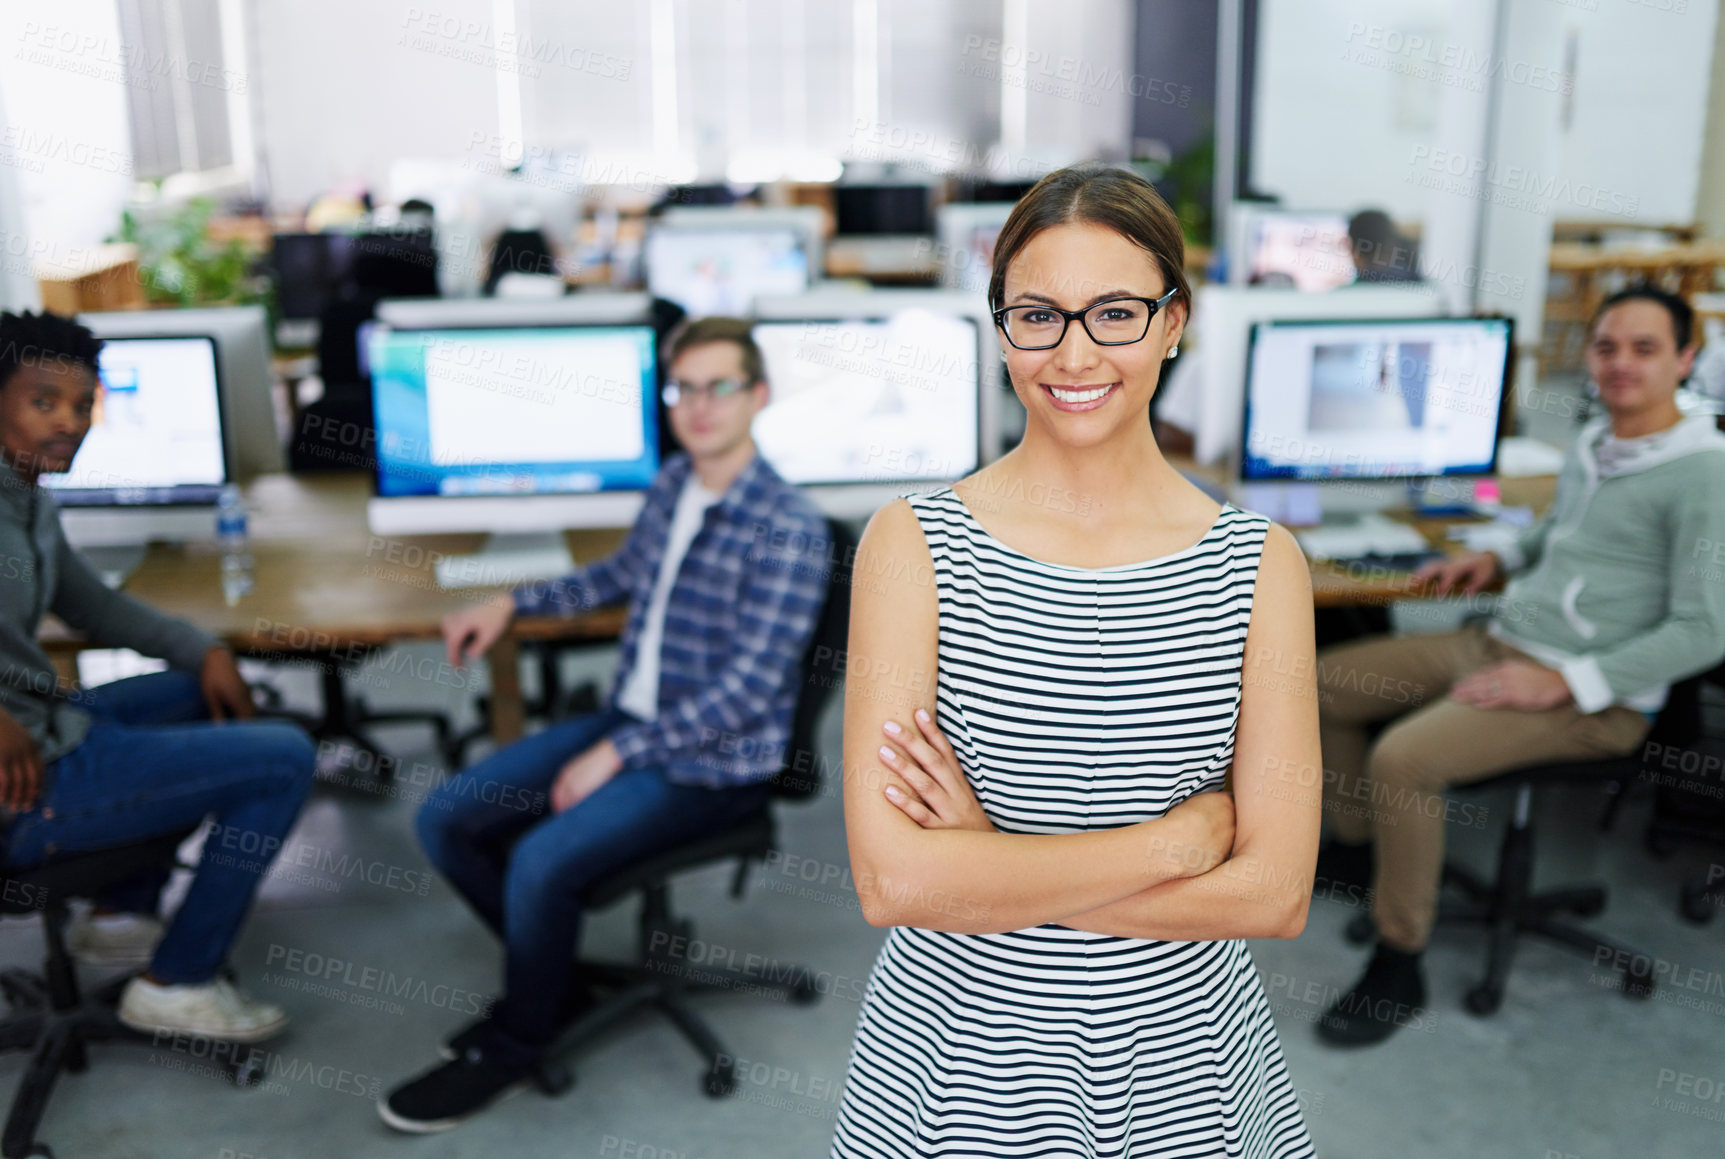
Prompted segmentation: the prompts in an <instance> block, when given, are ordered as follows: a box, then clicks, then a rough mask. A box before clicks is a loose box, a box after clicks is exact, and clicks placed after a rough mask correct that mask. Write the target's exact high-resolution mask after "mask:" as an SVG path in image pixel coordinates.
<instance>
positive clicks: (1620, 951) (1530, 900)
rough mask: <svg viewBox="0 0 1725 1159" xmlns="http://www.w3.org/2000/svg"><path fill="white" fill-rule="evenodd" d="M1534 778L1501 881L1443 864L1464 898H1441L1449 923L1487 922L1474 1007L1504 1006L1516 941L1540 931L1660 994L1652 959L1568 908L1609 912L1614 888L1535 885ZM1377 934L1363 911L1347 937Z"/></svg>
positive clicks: (1590, 913)
mask: <svg viewBox="0 0 1725 1159" xmlns="http://www.w3.org/2000/svg"><path fill="white" fill-rule="evenodd" d="M1532 808H1533V783H1532V781H1529V780H1523V781H1520V782H1519V783H1518V784H1517V786H1516V800H1515V811H1514V814H1513V816H1512V818H1511V820H1510V824H1509V827H1508V828H1507V829H1506V830H1505V831H1504V835H1503V844H1502V846H1501V848H1500V850H1499V852H1498V860H1497V880H1496V881H1486V880H1484V879H1483V878H1480V877H1478V876H1477V875H1475V874H1474V873H1472V872H1471V871H1469V870H1467V869H1464V868H1462V867H1461V866H1458V865H1455V864H1453V863H1446V864H1445V865H1444V868H1443V880H1444V884H1445V885H1448V886H1453V887H1454V889H1455V891H1457V892H1459V893H1460V894H1461V895H1462V897H1461V898H1459V899H1455V898H1445V899H1443V900H1442V901H1440V903H1439V905H1438V921H1439V922H1440V923H1442V924H1459V925H1477V926H1485V927H1486V930H1487V946H1486V966H1485V976H1484V977H1482V978H1481V979H1480V980H1479V982H1478V983H1477V984H1475V985H1474V986H1473V987H1472V988H1471V989H1470V990H1468V992H1467V994H1466V996H1465V999H1464V1003H1465V1005H1466V1007H1467V1009H1468V1010H1469V1011H1470V1012H1471V1013H1473V1014H1477V1015H1480V1016H1481V1017H1484V1016H1486V1015H1489V1014H1493V1013H1496V1011H1497V1009H1498V1007H1500V1006H1501V1005H1503V994H1504V988H1505V987H1506V986H1507V984H1508V982H1509V972H1510V966H1511V965H1512V963H1513V962H1514V959H1515V950H1516V943H1517V941H1518V940H1519V939H1520V938H1521V937H1523V936H1524V935H1530V934H1531V935H1534V936H1537V937H1541V938H1544V939H1545V940H1547V941H1549V942H1555V943H1557V944H1558V945H1563V946H1569V947H1570V948H1572V949H1576V950H1580V951H1581V952H1582V953H1584V954H1588V955H1589V956H1590V957H1591V958H1592V961H1593V962H1594V964H1595V965H1596V966H1605V968H1606V969H1609V970H1611V971H1613V972H1615V973H1617V974H1618V975H1620V977H1621V983H1620V987H1619V988H1620V991H1621V992H1622V993H1623V994H1624V995H1625V996H1626V997H1630V998H1650V997H1652V996H1653V988H1654V975H1653V959H1652V957H1651V956H1649V955H1647V954H1643V953H1642V952H1641V951H1639V950H1637V949H1635V948H1633V947H1631V946H1628V945H1625V944H1624V943H1622V942H1619V941H1616V940H1614V939H1611V938H1607V937H1605V936H1604V935H1602V934H1596V933H1594V932H1593V931H1591V930H1588V929H1584V928H1583V927H1581V926H1578V925H1575V924H1573V923H1571V922H1566V921H1563V920H1561V918H1562V915H1566V914H1572V915H1574V916H1576V917H1582V918H1588V917H1597V916H1598V915H1599V914H1602V913H1604V912H1605V903H1606V899H1607V896H1608V895H1607V891H1606V888H1605V886H1603V885H1596V884H1586V885H1572V886H1566V887H1563V888H1561V889H1550V890H1545V891H1542V892H1538V893H1536V892H1534V889H1533V827H1532V824H1531V819H1530V815H1531V813H1532ZM1375 936H1376V931H1375V930H1374V928H1373V925H1372V919H1371V915H1370V914H1360V915H1358V916H1357V917H1355V918H1354V919H1353V921H1351V922H1350V923H1349V924H1348V930H1347V937H1348V940H1349V941H1351V942H1354V943H1355V944H1364V943H1366V942H1370V941H1371V940H1372V939H1373V938H1374V937H1375Z"/></svg>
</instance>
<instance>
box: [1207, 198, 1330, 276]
mask: <svg viewBox="0 0 1725 1159" xmlns="http://www.w3.org/2000/svg"><path fill="white" fill-rule="evenodd" d="M1228 243H1229V253H1228V282H1229V284H1230V285H1235V286H1247V285H1252V286H1270V287H1273V288H1280V289H1286V288H1289V287H1292V288H1294V289H1298V290H1307V291H1311V290H1333V289H1336V288H1337V287H1339V286H1345V285H1347V284H1348V283H1350V282H1352V281H1353V280H1354V275H1355V270H1354V256H1353V245H1352V243H1351V242H1350V241H1349V240H1348V215H1347V214H1345V213H1343V212H1341V211H1340V210H1291V209H1281V208H1277V207H1273V206H1261V205H1252V204H1249V203H1237V204H1236V205H1235V206H1234V212H1233V216H1232V219H1231V220H1230V222H1229V238H1228Z"/></svg>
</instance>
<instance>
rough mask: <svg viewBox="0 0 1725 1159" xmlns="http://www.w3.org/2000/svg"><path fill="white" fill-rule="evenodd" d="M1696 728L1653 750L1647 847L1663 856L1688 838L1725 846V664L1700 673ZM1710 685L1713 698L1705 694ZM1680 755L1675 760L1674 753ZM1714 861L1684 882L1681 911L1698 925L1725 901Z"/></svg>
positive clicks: (1723, 875)
mask: <svg viewBox="0 0 1725 1159" xmlns="http://www.w3.org/2000/svg"><path fill="white" fill-rule="evenodd" d="M1699 680H1700V682H1701V686H1702V693H1703V695H1702V696H1700V697H1699V698H1698V702H1699V703H1698V714H1697V719H1696V727H1695V730H1694V733H1693V734H1692V736H1691V739H1690V742H1689V743H1688V745H1687V746H1686V747H1685V748H1684V749H1683V750H1682V751H1681V752H1679V753H1676V754H1673V753H1670V752H1666V751H1664V750H1654V751H1655V752H1656V753H1658V756H1659V758H1660V759H1658V760H1657V761H1650V762H1649V768H1648V770H1647V774H1648V779H1649V780H1651V781H1652V782H1653V783H1654V786H1655V789H1654V799H1653V816H1652V818H1651V819H1650V820H1649V821H1648V823H1647V833H1646V838H1645V839H1646V842H1647V848H1648V851H1649V852H1651V853H1652V854H1653V855H1654V856H1655V857H1659V858H1661V859H1663V858H1665V857H1669V856H1670V855H1671V854H1672V853H1674V852H1676V851H1677V847H1678V846H1679V845H1680V844H1681V843H1682V842H1685V841H1702V842H1706V843H1708V844H1712V845H1716V846H1725V773H1722V772H1721V769H1722V768H1725V709H1722V706H1721V705H1720V703H1719V701H1718V696H1717V693H1718V692H1719V691H1720V690H1721V689H1725V664H1722V665H1720V666H1719V667H1718V668H1715V669H1713V670H1712V671H1711V672H1708V673H1705V674H1703V675H1702V676H1701V677H1699ZM1709 690H1711V691H1713V692H1714V694H1715V695H1714V696H1713V697H1708V696H1707V695H1706V693H1707V692H1708V691H1709ZM1674 757H1675V758H1677V759H1673V758H1674ZM1717 861H1718V855H1715V864H1714V865H1712V866H1709V867H1708V868H1707V869H1705V870H1703V871H1701V872H1700V873H1697V874H1696V875H1694V876H1693V877H1691V878H1689V879H1688V880H1686V881H1684V882H1683V883H1682V885H1681V886H1680V887H1679V888H1678V892H1677V912H1678V913H1680V914H1682V915H1683V917H1684V918H1686V919H1688V920H1689V921H1691V922H1694V923H1696V924H1697V925H1705V924H1706V923H1707V922H1709V921H1711V920H1713V915H1714V913H1715V912H1716V911H1717V910H1718V908H1719V906H1720V904H1721V903H1725V866H1721V865H1719V864H1717Z"/></svg>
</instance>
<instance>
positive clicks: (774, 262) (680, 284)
mask: <svg viewBox="0 0 1725 1159" xmlns="http://www.w3.org/2000/svg"><path fill="white" fill-rule="evenodd" d="M645 265H646V269H647V289H648V290H649V291H650V292H651V293H652V294H653V296H654V297H656V298H664V299H666V300H668V301H671V302H675V303H676V304H677V305H679V306H681V307H682V308H683V309H684V310H685V311H686V312H687V313H689V314H690V315H691V316H693V317H697V318H700V317H706V316H709V315H713V314H725V315H729V316H731V317H741V316H746V315H747V314H748V313H749V310H750V309H751V308H752V306H753V305H754V300H755V299H756V298H757V297H759V296H760V295H762V294H795V293H799V292H801V291H803V290H806V289H808V288H809V284H810V281H811V274H812V272H813V271H812V269H811V267H810V265H809V254H808V250H807V249H806V248H805V247H804V243H803V235H802V232H801V231H800V230H797V229H795V228H793V227H791V226H789V225H766V226H759V225H756V226H750V227H747V228H743V227H740V226H739V227H732V226H723V227H719V226H705V225H655V226H653V227H652V228H651V229H649V230H648V231H647V241H646V254H645Z"/></svg>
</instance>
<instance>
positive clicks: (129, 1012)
mask: <svg viewBox="0 0 1725 1159" xmlns="http://www.w3.org/2000/svg"><path fill="white" fill-rule="evenodd" d="M120 1021H121V1022H124V1023H125V1024H126V1025H127V1026H130V1027H131V1028H132V1029H133V1030H149V1031H155V1032H166V1033H170V1034H195V1035H198V1036H199V1037H201V1038H217V1039H221V1040H222V1041H224V1042H262V1041H263V1040H264V1039H266V1038H270V1037H272V1036H274V1035H276V1034H279V1033H281V1030H282V1028H283V1027H285V1026H286V1025H287V1021H288V1016H287V1011H285V1010H283V1009H282V1008H281V1007H280V1006H277V1005H275V1004H274V1003H271V1002H260V1001H258V1000H257V999H256V998H249V997H247V996H246V995H244V994H241V993H240V992H239V991H238V990H235V989H234V987H233V984H232V983H230V982H229V981H228V980H227V979H226V978H217V979H215V980H214V981H213V982H204V983H202V984H200V985H197V986H158V985H157V984H156V983H154V982H151V981H149V980H148V979H146V978H143V977H137V978H133V979H132V980H131V981H130V982H128V983H126V991H125V993H124V994H122V995H121V996H120Z"/></svg>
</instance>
